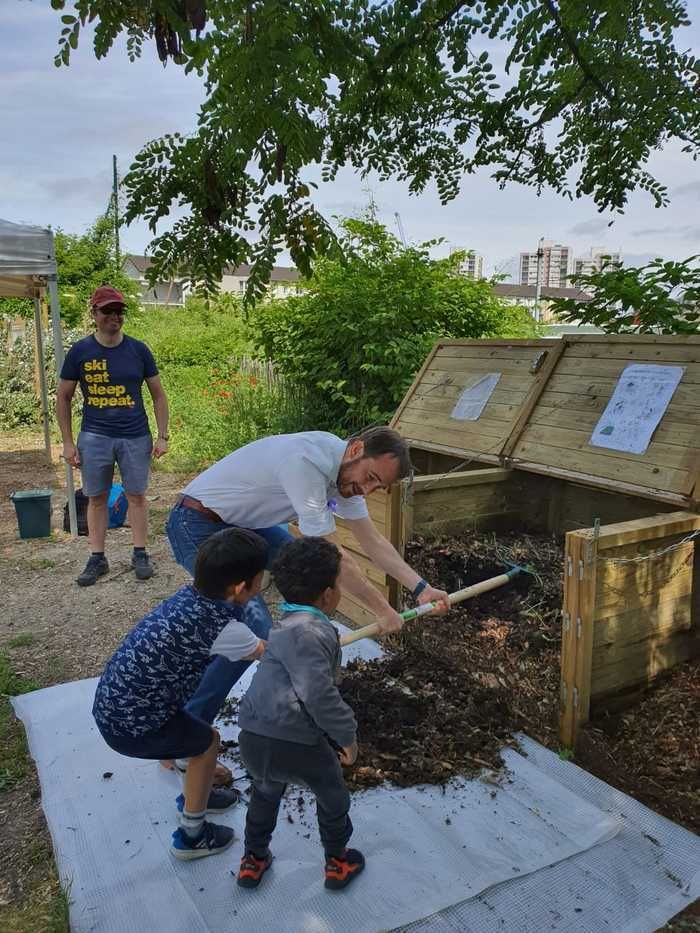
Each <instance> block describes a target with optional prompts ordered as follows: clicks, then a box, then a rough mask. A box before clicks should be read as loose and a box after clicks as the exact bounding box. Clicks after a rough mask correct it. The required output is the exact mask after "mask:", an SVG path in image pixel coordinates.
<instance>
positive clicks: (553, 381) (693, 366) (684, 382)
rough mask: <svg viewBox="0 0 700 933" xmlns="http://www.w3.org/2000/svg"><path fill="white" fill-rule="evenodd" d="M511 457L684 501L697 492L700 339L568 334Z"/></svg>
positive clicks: (580, 478)
mask: <svg viewBox="0 0 700 933" xmlns="http://www.w3.org/2000/svg"><path fill="white" fill-rule="evenodd" d="M565 344H566V345H565V347H564V350H563V353H562V354H561V357H560V359H559V361H558V363H557V365H556V367H555V369H554V371H553V372H552V374H551V376H550V377H549V379H548V380H547V383H546V385H545V386H544V387H543V390H542V393H541V394H540V396H539V398H538V400H537V403H536V404H535V406H534V408H533V410H532V412H531V414H530V416H529V418H528V420H527V423H526V424H525V426H524V427H523V430H522V431H521V432H520V434H519V435H518V437H517V438H513V439H512V441H513V442H512V444H511V445H510V446H511V449H510V450H507V451H506V452H507V454H509V455H510V456H509V461H508V463H509V465H510V466H514V467H517V468H519V469H526V470H531V471H533V472H537V473H546V474H548V475H551V476H559V477H561V478H563V479H569V480H573V481H577V482H584V483H587V484H591V485H596V486H600V487H601V488H606V489H610V490H613V491H616V492H623V493H629V494H633V495H639V496H643V497H645V498H651V499H657V500H659V501H663V502H671V503H677V504H679V505H691V506H692V505H693V503H694V502H695V501H696V500H697V498H698V495H699V493H700V490H699V489H698V477H699V471H700V337H688V336H684V337H662V336H658V337H657V336H653V337H651V336H624V337H622V336H620V337H617V336H600V337H591V336H586V337H573V338H569V339H567V340H566V341H565Z"/></svg>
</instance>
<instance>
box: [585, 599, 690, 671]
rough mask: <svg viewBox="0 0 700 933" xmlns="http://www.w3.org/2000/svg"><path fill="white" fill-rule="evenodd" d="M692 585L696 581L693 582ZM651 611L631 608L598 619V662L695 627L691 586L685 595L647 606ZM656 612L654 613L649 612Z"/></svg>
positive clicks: (595, 640) (595, 641) (595, 634)
mask: <svg viewBox="0 0 700 933" xmlns="http://www.w3.org/2000/svg"><path fill="white" fill-rule="evenodd" d="M691 582H692V581H691ZM646 608H647V611H646V612H643V613H640V611H639V609H628V610H625V611H624V612H620V613H618V614H617V615H613V616H609V617H607V618H605V619H600V620H596V622H595V626H594V632H593V652H594V663H595V665H596V666H598V665H599V664H607V663H609V662H610V661H611V660H612V659H613V658H615V654H616V653H617V652H620V651H622V650H623V649H625V648H627V647H628V646H629V645H633V644H637V643H638V642H642V641H646V640H647V639H649V638H651V639H656V638H659V637H667V636H668V635H670V634H672V633H673V632H678V631H687V630H689V629H690V627H691V625H692V621H691V616H690V613H691V608H692V593H691V588H690V587H688V588H687V590H686V592H685V594H684V595H682V596H681V595H676V594H674V593H665V595H664V599H662V600H661V601H659V600H657V601H656V602H655V603H654V604H653V605H650V606H647V607H646ZM650 609H653V611H651V612H650V611H649V610H650Z"/></svg>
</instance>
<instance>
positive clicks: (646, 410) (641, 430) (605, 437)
mask: <svg viewBox="0 0 700 933" xmlns="http://www.w3.org/2000/svg"><path fill="white" fill-rule="evenodd" d="M684 372H685V367H684V366H657V365H654V364H647V363H632V364H631V365H630V366H626V367H625V369H624V370H623V372H622V375H621V376H620V378H619V379H618V381H617V385H616V386H615V391H614V392H613V395H612V398H611V399H610V401H609V402H608V404H607V406H606V408H605V411H604V412H603V415H602V417H601V419H600V421H599V422H598V424H597V425H596V426H595V429H594V431H593V434H592V435H591V439H590V442H589V443H590V444H591V445H592V446H593V447H606V448H608V450H621V451H624V452H626V453H630V454H643V453H644V452H645V451H646V449H647V447H648V446H649V443H650V441H651V436H652V434H653V433H654V431H655V430H656V428H657V427H658V425H659V422H660V421H661V419H662V418H663V416H664V412H665V411H666V409H667V408H668V404H669V402H670V401H671V398H672V397H673V393H674V392H675V391H676V389H677V388H678V383H679V382H680V381H681V379H682V378H683V373H684Z"/></svg>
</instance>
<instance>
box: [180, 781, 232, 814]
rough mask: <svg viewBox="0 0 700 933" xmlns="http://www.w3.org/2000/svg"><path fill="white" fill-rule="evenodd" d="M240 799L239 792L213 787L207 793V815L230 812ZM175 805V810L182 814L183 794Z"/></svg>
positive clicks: (183, 805)
mask: <svg viewBox="0 0 700 933" xmlns="http://www.w3.org/2000/svg"><path fill="white" fill-rule="evenodd" d="M240 799H241V793H240V791H237V790H235V789H231V790H229V789H228V788H226V787H214V788H212V790H211V791H210V792H209V799H208V800H207V809H206V812H207V813H223V812H224V810H230V809H231V807H235V806H236V804H237V803H238V802H239V801H240ZM175 803H176V804H177V808H178V810H179V811H180V813H182V811H183V810H184V808H185V797H184V794H180V796H179V797H178V798H177V799H176V801H175Z"/></svg>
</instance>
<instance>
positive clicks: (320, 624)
mask: <svg viewBox="0 0 700 933" xmlns="http://www.w3.org/2000/svg"><path fill="white" fill-rule="evenodd" d="M339 670H340V637H339V635H338V630H337V629H336V628H335V627H334V626H333V625H332V624H331V623H330V622H329V621H328V620H327V619H325V618H321V617H320V616H317V615H316V614H315V613H312V612H305V611H296V612H289V613H287V614H286V615H285V616H283V617H282V619H281V620H280V621H279V622H277V623H275V625H273V627H272V630H271V631H270V636H269V639H268V642H267V645H266V647H265V653H264V654H263V656H262V658H261V660H260V662H259V664H258V669H257V671H256V672H255V675H254V676H253V680H252V682H251V685H250V687H249V688H248V691H247V693H246V694H245V696H244V697H243V699H242V700H241V704H240V707H239V710H238V724H239V726H240V727H241V729H244V730H245V731H246V732H254V733H255V734H256V735H266V736H269V737H270V738H273V739H284V740H285V741H287V742H300V743H301V744H303V745H316V744H317V743H318V741H319V739H320V738H321V736H322V735H323V734H324V733H325V734H326V735H327V736H328V737H329V738H331V739H332V740H333V741H334V742H335V743H336V744H337V745H340V746H343V747H346V746H348V745H352V743H353V742H354V741H355V735H356V732H357V723H356V722H355V717H354V715H353V712H352V710H351V709H350V707H349V706H348V705H347V703H346V702H345V701H344V700H343V699H342V697H341V696H340V692H339V690H338V687H337V686H336V675H337V673H338V671H339Z"/></svg>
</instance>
